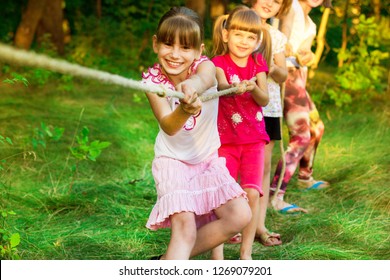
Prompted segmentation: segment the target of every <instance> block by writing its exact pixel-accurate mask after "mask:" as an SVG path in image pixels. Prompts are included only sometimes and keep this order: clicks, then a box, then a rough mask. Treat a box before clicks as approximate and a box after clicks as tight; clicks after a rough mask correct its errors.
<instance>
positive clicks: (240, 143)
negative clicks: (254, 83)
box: [212, 54, 269, 195]
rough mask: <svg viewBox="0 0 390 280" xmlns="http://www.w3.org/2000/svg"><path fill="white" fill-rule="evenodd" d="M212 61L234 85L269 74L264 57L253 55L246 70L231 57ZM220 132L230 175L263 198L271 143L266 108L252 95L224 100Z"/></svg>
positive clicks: (246, 94)
mask: <svg viewBox="0 0 390 280" xmlns="http://www.w3.org/2000/svg"><path fill="white" fill-rule="evenodd" d="M212 61H213V63H214V65H215V66H216V67H219V68H221V69H222V70H223V71H224V73H225V76H226V79H227V81H228V82H229V83H230V84H232V83H236V82H237V83H238V82H241V81H243V80H250V79H252V78H253V77H255V76H256V75H257V74H258V73H261V72H268V66H267V63H266V62H265V60H264V58H263V57H262V56H261V54H257V55H256V57H253V56H249V58H248V63H247V65H246V66H245V67H239V66H238V65H236V64H235V63H234V61H233V60H232V59H231V57H230V56H229V54H225V55H221V56H216V57H214V58H213V59H212ZM256 61H258V63H256ZM218 131H219V136H220V139H221V147H220V148H219V150H218V154H219V156H220V157H224V158H226V164H227V168H228V169H229V172H230V174H231V175H232V176H233V178H235V179H236V180H239V182H240V185H241V187H242V188H253V189H256V190H258V191H259V193H260V195H262V177H263V170H264V145H265V144H266V143H268V142H269V137H268V134H267V132H266V130H265V123H264V117H263V111H262V107H261V106H260V105H258V104H257V103H256V102H255V100H254V99H253V98H252V95H251V94H250V93H249V92H245V93H243V94H241V95H233V96H222V97H220V98H219V107H218Z"/></svg>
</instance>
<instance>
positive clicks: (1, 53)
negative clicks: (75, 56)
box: [0, 43, 256, 102]
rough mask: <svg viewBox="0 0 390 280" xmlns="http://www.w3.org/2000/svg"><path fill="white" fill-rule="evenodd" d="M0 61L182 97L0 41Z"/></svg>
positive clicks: (224, 93)
mask: <svg viewBox="0 0 390 280" xmlns="http://www.w3.org/2000/svg"><path fill="white" fill-rule="evenodd" d="M0 61H3V62H6V63H9V64H16V65H20V66H30V67H38V68H43V69H47V70H50V71H53V72H58V73H61V74H66V75H72V76H77V77H81V78H87V79H95V80H98V81H101V82H103V83H107V84H115V85H120V86H123V87H127V88H132V89H135V90H140V91H145V92H152V93H156V94H157V95H159V96H161V97H164V96H172V97H177V98H179V99H181V98H183V97H184V94H183V93H182V92H178V91H173V90H170V89H167V88H165V87H163V86H158V85H154V84H145V83H142V82H141V81H134V80H131V79H128V78H125V77H122V76H119V75H114V74H110V73H108V72H104V71H100V70H94V69H91V68H87V67H84V66H80V65H78V64H74V63H70V62H67V61H65V60H61V59H55V58H51V57H48V56H46V55H43V54H37V53H35V52H33V51H26V50H21V49H16V48H14V47H11V46H8V45H5V44H2V43H0ZM252 80H253V81H255V80H256V78H253V79H252ZM237 90H238V87H232V88H229V89H225V90H222V91H218V92H216V93H215V94H210V95H207V96H200V100H201V101H202V102H206V101H208V100H211V99H214V98H217V97H220V96H223V95H227V94H231V93H234V92H236V91H237Z"/></svg>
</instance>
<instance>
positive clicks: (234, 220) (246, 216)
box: [191, 197, 252, 257]
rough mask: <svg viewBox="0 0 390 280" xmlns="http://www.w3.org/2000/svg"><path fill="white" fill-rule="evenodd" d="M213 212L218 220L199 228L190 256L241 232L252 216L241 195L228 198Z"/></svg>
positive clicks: (213, 246) (209, 248)
mask: <svg viewBox="0 0 390 280" xmlns="http://www.w3.org/2000/svg"><path fill="white" fill-rule="evenodd" d="M214 212H215V214H216V216H217V217H218V220H215V221H213V222H211V223H208V224H206V225H204V226H203V227H201V228H199V230H198V233H197V236H196V242H195V246H194V247H193V249H192V252H191V257H193V256H197V255H199V254H202V253H204V252H207V251H209V250H211V249H212V248H215V247H217V246H219V245H220V244H222V243H224V242H225V241H226V240H228V239H229V238H230V237H232V236H233V235H235V234H236V233H237V232H241V230H242V229H243V228H244V227H246V226H247V225H248V223H249V222H250V220H251V216H252V215H251V210H250V208H249V206H248V202H247V200H246V199H245V198H243V197H239V198H235V199H232V200H229V201H228V202H227V203H225V204H223V205H221V206H220V207H219V208H217V209H215V210H214Z"/></svg>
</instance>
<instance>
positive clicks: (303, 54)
mask: <svg viewBox="0 0 390 280" xmlns="http://www.w3.org/2000/svg"><path fill="white" fill-rule="evenodd" d="M314 39H315V35H312V36H310V37H308V38H307V39H306V40H305V41H303V42H302V43H301V45H300V46H299V49H298V51H297V55H298V60H299V64H301V65H303V66H305V65H308V64H309V63H310V62H311V61H312V60H313V58H314V53H313V52H312V51H311V46H312V44H313V41H314Z"/></svg>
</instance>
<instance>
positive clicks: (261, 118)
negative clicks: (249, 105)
mask: <svg viewBox="0 0 390 280" xmlns="http://www.w3.org/2000/svg"><path fill="white" fill-rule="evenodd" d="M256 120H258V121H259V122H261V121H262V120H263V114H262V113H261V112H257V113H256Z"/></svg>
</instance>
